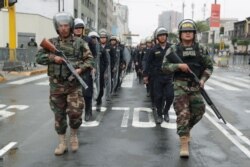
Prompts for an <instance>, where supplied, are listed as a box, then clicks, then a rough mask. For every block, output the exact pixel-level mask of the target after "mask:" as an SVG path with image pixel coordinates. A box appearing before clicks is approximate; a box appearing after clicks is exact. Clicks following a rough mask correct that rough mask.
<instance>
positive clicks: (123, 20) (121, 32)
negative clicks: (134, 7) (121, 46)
mask: <svg viewBox="0 0 250 167" xmlns="http://www.w3.org/2000/svg"><path fill="white" fill-rule="evenodd" d="M113 16H114V20H113V24H112V25H113V27H112V34H113V35H116V36H118V37H119V38H120V40H121V41H122V42H124V43H127V36H126V34H129V28H128V7H127V6H125V5H121V4H120V3H115V4H114V13H113Z"/></svg>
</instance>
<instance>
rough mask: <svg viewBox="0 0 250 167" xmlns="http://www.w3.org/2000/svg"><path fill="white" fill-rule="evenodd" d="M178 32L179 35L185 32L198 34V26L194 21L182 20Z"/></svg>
mask: <svg viewBox="0 0 250 167" xmlns="http://www.w3.org/2000/svg"><path fill="white" fill-rule="evenodd" d="M178 30H179V33H181V32H183V31H192V32H194V33H196V31H197V27H196V24H195V22H194V21H193V20H191V19H185V20H182V21H181V22H180V24H179V26H178Z"/></svg>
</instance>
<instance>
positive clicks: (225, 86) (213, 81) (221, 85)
mask: <svg viewBox="0 0 250 167" xmlns="http://www.w3.org/2000/svg"><path fill="white" fill-rule="evenodd" d="M207 82H208V84H209V83H212V84H214V85H217V86H220V87H222V88H224V89H226V90H230V91H240V89H239V88H236V87H234V86H231V85H228V84H225V83H222V82H219V81H216V80H214V79H213V78H211V79H209V80H208V81H207Z"/></svg>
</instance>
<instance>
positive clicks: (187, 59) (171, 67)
mask: <svg viewBox="0 0 250 167" xmlns="http://www.w3.org/2000/svg"><path fill="white" fill-rule="evenodd" d="M173 52H176V53H177V55H178V56H179V57H180V58H181V59H182V61H183V62H184V63H186V64H188V66H189V68H190V69H191V70H192V71H193V72H194V73H195V74H196V75H197V77H198V78H199V79H200V80H203V81H206V80H207V79H208V78H209V77H210V75H211V74H212V71H213V63H212V60H211V59H210V57H209V56H208V52H207V50H206V49H204V48H203V47H202V46H200V45H199V44H198V43H194V44H193V46H192V47H188V48H185V47H184V46H183V45H181V44H177V45H173V46H171V47H170V48H169V50H168V51H167V53H166V55H165V56H164V59H163V64H162V70H163V71H164V72H165V73H171V72H175V74H174V94H175V98H174V109H175V112H176V115H177V120H176V123H177V134H178V135H179V136H188V135H189V132H190V130H191V128H192V127H193V126H194V125H195V124H196V123H198V122H199V121H200V120H201V118H202V116H203V114H204V113H205V103H204V101H203V98H202V96H201V94H200V91H199V85H198V84H196V83H195V82H194V81H193V79H192V77H191V76H190V74H188V73H184V72H181V71H180V70H178V64H173V63H171V62H169V59H168V58H167V57H168V56H169V55H170V54H173Z"/></svg>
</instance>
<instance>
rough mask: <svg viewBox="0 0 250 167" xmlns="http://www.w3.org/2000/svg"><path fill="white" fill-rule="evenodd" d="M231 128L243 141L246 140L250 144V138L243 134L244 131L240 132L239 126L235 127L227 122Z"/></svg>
mask: <svg viewBox="0 0 250 167" xmlns="http://www.w3.org/2000/svg"><path fill="white" fill-rule="evenodd" d="M226 125H227V127H228V128H229V129H231V130H232V131H233V132H234V133H235V134H236V135H237V136H238V137H239V138H240V139H241V140H242V141H243V142H245V143H246V144H247V145H249V146H250V140H249V139H248V138H247V137H246V136H244V135H243V133H242V132H240V131H239V130H238V129H237V128H235V127H234V126H233V125H231V124H230V123H227V124H226Z"/></svg>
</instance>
